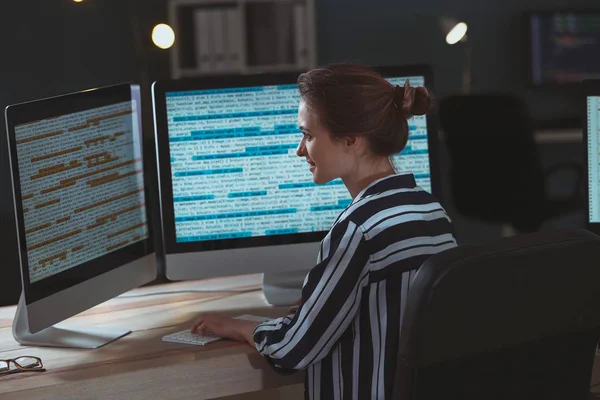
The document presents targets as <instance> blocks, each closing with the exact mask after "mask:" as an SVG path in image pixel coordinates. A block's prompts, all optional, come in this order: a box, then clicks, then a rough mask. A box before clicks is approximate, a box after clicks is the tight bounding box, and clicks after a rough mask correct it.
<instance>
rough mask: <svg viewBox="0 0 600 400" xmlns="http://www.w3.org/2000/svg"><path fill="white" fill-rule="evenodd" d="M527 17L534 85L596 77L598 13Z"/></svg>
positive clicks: (598, 69) (598, 67) (599, 62)
mask: <svg viewBox="0 0 600 400" xmlns="http://www.w3.org/2000/svg"><path fill="white" fill-rule="evenodd" d="M528 18H529V21H528V22H529V37H530V45H531V48H530V52H531V54H530V59H531V78H532V82H533V84H534V85H559V84H570V83H579V82H581V81H582V80H584V79H595V78H600V11H596V12H576V11H556V12H539V13H531V14H529V15H528Z"/></svg>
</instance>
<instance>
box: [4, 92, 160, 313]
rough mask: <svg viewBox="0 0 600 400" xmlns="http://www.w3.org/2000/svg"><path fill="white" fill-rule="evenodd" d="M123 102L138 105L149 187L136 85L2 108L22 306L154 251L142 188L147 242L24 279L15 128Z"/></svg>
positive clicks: (147, 178) (146, 182)
mask: <svg viewBox="0 0 600 400" xmlns="http://www.w3.org/2000/svg"><path fill="white" fill-rule="evenodd" d="M123 101H134V102H135V103H136V104H137V105H136V107H137V109H138V113H137V120H138V121H137V124H138V127H139V132H138V134H139V144H140V146H141V149H140V150H141V151H142V159H143V160H144V162H143V165H144V167H143V170H144V185H145V187H146V188H147V187H149V185H152V182H151V180H150V176H149V174H148V172H147V169H148V168H147V164H148V163H147V162H146V160H152V158H150V157H151V154H152V151H153V149H150V148H149V145H148V144H147V143H146V141H145V140H144V137H143V129H142V119H141V113H142V102H141V96H140V87H139V85H138V84H136V83H131V82H127V83H120V84H115V85H111V86H103V87H97V88H91V89H86V90H82V91H78V92H72V93H67V94H62V95H58V96H53V97H48V98H43V99H37V100H33V101H28V102H23V103H19V104H13V105H9V106H7V107H6V109H5V119H6V130H7V139H8V150H9V161H10V166H11V178H12V189H13V200H14V208H15V220H16V229H17V240H18V247H19V261H20V269H21V281H22V285H23V293H24V295H25V303H26V304H31V303H34V302H36V301H39V300H42V299H44V298H47V297H49V296H52V295H54V294H56V293H59V292H62V291H64V290H66V289H69V288H71V287H74V286H76V285H79V284H81V283H83V282H86V281H89V280H91V279H93V278H95V277H97V276H99V275H102V274H105V273H107V272H109V271H113V270H116V269H117V268H119V267H120V266H122V265H126V264H129V263H131V262H133V261H135V260H137V259H140V258H142V257H144V256H147V255H149V254H152V253H154V244H153V238H154V230H153V226H152V224H151V223H150V222H151V215H150V207H149V204H148V203H149V200H148V198H147V197H148V196H147V190H146V191H145V197H146V206H145V210H146V219H147V221H148V224H147V229H148V237H147V238H146V239H142V240H140V241H138V242H136V243H133V244H131V245H128V246H125V247H123V248H120V249H118V250H115V251H113V252H111V253H108V254H106V255H103V256H101V257H99V258H96V259H94V260H90V261H87V262H85V263H83V264H81V265H78V266H75V267H72V268H69V269H68V270H66V271H63V272H60V273H58V274H55V275H52V276H49V277H46V278H43V279H41V280H39V281H37V282H33V283H32V282H31V280H30V276H29V260H28V255H27V241H26V235H25V223H24V213H23V199H22V193H21V184H20V175H19V169H18V153H17V145H16V137H15V127H16V126H18V125H21V124H23V123H27V122H33V121H38V120H42V119H46V118H50V117H54V116H58V115H65V114H71V113H75V112H79V111H84V110H88V109H91V108H94V107H102V106H106V105H110V104H115V103H119V102H123Z"/></svg>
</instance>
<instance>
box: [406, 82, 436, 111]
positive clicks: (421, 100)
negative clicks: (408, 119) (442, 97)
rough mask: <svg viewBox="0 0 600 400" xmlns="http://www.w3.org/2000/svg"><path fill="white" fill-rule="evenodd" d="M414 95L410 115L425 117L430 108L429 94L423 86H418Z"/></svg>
mask: <svg viewBox="0 0 600 400" xmlns="http://www.w3.org/2000/svg"><path fill="white" fill-rule="evenodd" d="M414 95H415V97H414V99H413V101H412V106H411V107H410V113H411V114H412V115H425V114H426V113H427V111H429V109H430V108H431V96H429V92H428V91H427V89H425V88H424V87H423V86H418V87H416V88H415V92H414Z"/></svg>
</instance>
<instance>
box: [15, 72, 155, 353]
mask: <svg viewBox="0 0 600 400" xmlns="http://www.w3.org/2000/svg"><path fill="white" fill-rule="evenodd" d="M140 126H141V125H140V97H139V87H138V86H137V85H130V84H121V85H115V86H110V87H103V88H98V89H92V90H86V91H82V92H78V93H71V94H67V95H63V96H57V97H53V98H47V99H43V100H37V101H32V102H28V103H22V104H17V105H12V106H9V107H7V108H6V127H7V134H8V145H9V146H8V148H9V154H10V164H11V174H12V185H13V196H14V204H15V215H16V222H17V226H16V229H17V233H18V235H17V238H18V243H19V249H20V254H19V256H20V263H21V276H22V283H23V291H22V294H21V298H20V300H19V303H18V306H17V315H16V316H15V319H14V323H13V334H14V336H15V339H16V340H17V341H19V342H20V343H22V344H29V345H47V346H65V347H89V348H93V347H98V346H101V345H103V344H105V343H107V342H109V341H111V340H114V339H116V338H118V337H121V336H123V335H124V334H127V333H129V332H130V331H128V330H98V329H92V328H90V327H85V328H83V329H80V330H75V329H71V330H69V329H64V328H60V327H58V326H57V327H53V325H54V324H56V323H58V322H61V321H63V320H65V319H67V318H69V317H71V316H73V315H75V314H78V313H80V312H82V311H84V310H87V309H89V308H91V307H93V306H95V305H97V304H99V303H102V302H104V301H106V300H108V299H110V298H112V297H115V296H117V295H119V294H121V293H123V292H125V291H127V290H129V289H132V288H135V287H137V286H140V285H142V284H144V283H147V282H150V281H152V280H153V279H155V278H156V263H155V255H154V250H153V243H152V230H151V226H150V225H149V224H148V221H149V219H150V218H149V216H148V211H147V207H146V198H145V192H144V186H145V184H150V182H147V181H146V182H145V181H144V179H145V176H146V174H144V162H143V158H144V155H143V154H144V146H143V141H142V134H141V130H140ZM146 150H148V149H146Z"/></svg>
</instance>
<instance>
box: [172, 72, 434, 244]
mask: <svg viewBox="0 0 600 400" xmlns="http://www.w3.org/2000/svg"><path fill="white" fill-rule="evenodd" d="M406 79H407V78H396V79H391V78H390V79H389V80H390V81H391V82H392V83H394V84H400V85H403V84H404V81H405V80H406ZM423 82H424V80H423V78H422V77H421V78H419V77H414V78H410V83H411V85H412V86H417V85H423ZM299 101H300V97H299V91H298V87H297V85H279V86H260V87H244V88H227V89H212V90H196V91H183V92H168V93H167V95H166V104H167V119H168V131H169V149H170V165H171V178H172V190H173V202H174V204H173V206H174V219H175V231H176V240H177V242H196V241H204V240H221V239H231V238H244V237H255V236H270V235H281V234H295V233H303V232H320V231H327V230H328V229H329V228H330V227H331V224H332V223H333V222H334V220H335V218H336V217H337V216H338V215H339V214H340V213H341V211H342V210H344V209H345V208H346V207H347V206H348V205H349V204H350V203H351V197H350V195H349V193H348V191H347V189H346V188H345V186H344V185H343V183H342V182H341V180H339V179H336V180H334V181H331V182H329V183H327V184H325V185H316V184H314V183H313V180H312V174H311V173H310V171H309V168H308V164H307V163H306V161H305V160H304V159H303V158H300V157H298V156H297V155H296V148H297V146H298V143H299V141H300V139H301V135H302V134H301V132H300V130H299V129H298V125H297V124H298V103H299ZM409 127H410V134H411V135H410V139H409V143H408V145H407V147H406V148H405V150H403V152H402V153H401V154H400V155H397V156H395V161H396V165H397V166H398V167H399V169H401V170H410V171H412V172H413V173H414V174H415V178H416V179H417V183H418V184H419V185H420V186H422V187H423V188H424V189H426V190H430V170H429V155H428V148H427V126H426V119H425V117H415V118H413V119H411V120H410V121H409Z"/></svg>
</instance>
